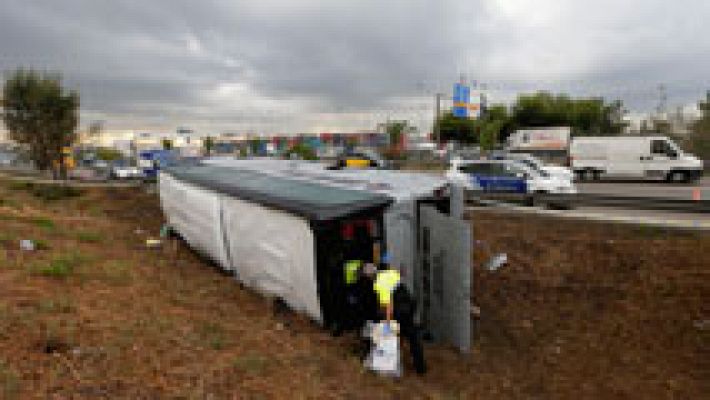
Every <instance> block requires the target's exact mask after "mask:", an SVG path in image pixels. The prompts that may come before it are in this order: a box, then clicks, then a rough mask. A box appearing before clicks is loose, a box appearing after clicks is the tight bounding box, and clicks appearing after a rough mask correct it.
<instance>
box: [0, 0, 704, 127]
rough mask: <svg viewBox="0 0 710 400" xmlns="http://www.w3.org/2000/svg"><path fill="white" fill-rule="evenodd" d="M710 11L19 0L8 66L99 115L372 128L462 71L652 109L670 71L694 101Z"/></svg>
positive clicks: (10, 28)
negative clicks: (71, 92) (36, 74)
mask: <svg viewBox="0 0 710 400" xmlns="http://www.w3.org/2000/svg"><path fill="white" fill-rule="evenodd" d="M709 12H710V6H709V5H708V4H707V2H705V1H701V0H687V1H685V2H683V4H682V5H681V4H678V5H675V4H673V3H672V2H667V1H663V2H662V1H658V0H634V1H625V2H617V1H611V0H600V1H597V2H594V4H592V3H589V2H586V1H560V0H538V1H534V2H533V1H525V0H497V1H494V0H486V1H463V0H461V1H453V0H452V1H448V0H445V1H435V0H432V1H419V0H406V1H405V0H393V1H372V0H357V1H356V0H353V1H314V0H301V1H286V0H282V1H275V0H259V1H246V0H245V1H235V0H229V1H227V0H225V1H216V0H212V1H200V2H195V1H187V0H152V1H136V0H123V1H116V0H113V1H96V0H86V1H80V0H64V1H51V0H45V1H36V0H18V1H15V0H9V1H3V2H2V3H1V4H0V70H3V71H7V70H11V69H14V68H16V67H18V66H28V67H34V68H39V69H48V70H57V71H61V72H63V73H64V76H65V77H66V80H67V82H68V83H69V84H70V85H72V86H74V87H77V88H79V90H80V91H81V95H82V105H83V111H84V113H85V115H87V116H92V117H93V116H96V115H101V116H102V117H103V118H106V119H108V120H109V121H110V120H111V119H112V118H115V119H116V120H121V121H129V123H130V124H133V125H135V126H141V124H142V123H147V124H149V123H166V124H173V125H185V124H189V125H193V124H194V125H200V126H206V127H213V128H214V129H229V128H234V129H242V128H245V129H246V128H255V129H258V128H259V127H260V126H268V127H269V129H284V130H289V129H291V130H293V129H310V128H314V129H315V127H320V126H321V123H323V124H325V123H327V124H329V125H328V126H338V125H340V126H347V127H358V126H359V127H361V128H369V127H371V126H360V125H362V124H370V123H372V122H373V121H374V120H376V118H379V117H382V116H384V115H388V116H389V115H390V113H397V112H398V109H399V111H400V112H402V111H403V110H407V109H409V108H411V104H410V103H412V104H413V103H417V101H418V102H419V103H422V101H423V104H427V102H430V98H431V95H432V94H433V93H434V92H436V91H449V90H450V88H449V86H450V84H451V82H452V81H454V80H456V79H458V75H459V73H466V74H467V76H468V77H469V78H470V79H478V80H480V81H483V82H486V83H487V84H488V87H489V90H491V92H492V93H491V95H492V97H493V98H500V99H509V98H512V97H513V96H514V95H515V93H517V92H519V91H532V90H540V89H547V90H553V91H567V92H570V93H572V94H584V95H605V96H609V97H614V98H621V99H623V100H625V101H627V103H629V104H630V106H632V107H637V108H642V109H643V108H648V107H651V106H652V105H653V103H654V101H653V99H654V96H655V94H656V93H657V92H656V88H657V86H658V84H659V83H666V85H667V87H668V93H669V94H670V95H671V96H670V98H671V99H672V100H674V101H677V102H679V103H683V102H685V103H687V102H691V101H694V99H696V98H698V97H699V95H700V94H701V93H702V91H703V90H704V89H705V88H706V87H707V86H708V84H710V82H708V78H707V74H706V71H707V70H708V67H709V66H710V44H709V43H708V41H709V39H707V38H706V35H704V34H703V32H704V31H705V29H704V24H705V22H704V21H705V19H706V18H707V17H708V13H709ZM410 100H411V101H410ZM408 107H409V108H408ZM419 107H420V106H419ZM333 113H335V114H336V115H335V116H334V115H331V114H333ZM367 113H370V117H367V116H366V115H365V116H363V114H367ZM421 113H423V111H422V112H420V114H421ZM424 114H427V113H424ZM429 114H430V113H429ZM156 121H157V122H156ZM324 121H325V122H324Z"/></svg>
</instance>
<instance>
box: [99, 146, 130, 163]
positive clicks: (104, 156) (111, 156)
mask: <svg viewBox="0 0 710 400" xmlns="http://www.w3.org/2000/svg"><path fill="white" fill-rule="evenodd" d="M96 158H97V159H99V160H104V161H116V160H119V159H121V158H123V154H121V152H120V151H118V150H116V149H112V148H109V147H100V148H98V149H96Z"/></svg>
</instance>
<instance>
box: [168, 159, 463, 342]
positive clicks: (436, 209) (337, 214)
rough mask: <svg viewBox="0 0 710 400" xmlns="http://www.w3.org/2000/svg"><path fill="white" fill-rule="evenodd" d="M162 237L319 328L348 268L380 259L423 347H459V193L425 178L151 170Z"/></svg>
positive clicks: (283, 163)
mask: <svg viewBox="0 0 710 400" xmlns="http://www.w3.org/2000/svg"><path fill="white" fill-rule="evenodd" d="M159 191H160V201H161V206H162V209H163V211H164V214H165V217H166V220H167V223H168V224H169V226H170V227H171V228H172V229H173V230H174V231H175V232H176V233H177V234H178V235H180V236H181V237H182V238H183V239H184V240H185V241H186V242H187V243H188V245H190V246H191V247H192V248H193V249H195V250H197V251H198V252H200V253H202V254H204V255H206V256H208V257H209V258H211V259H213V260H214V261H215V262H216V264H217V265H219V266H220V267H221V268H222V269H224V270H225V271H227V272H228V273H230V274H233V275H234V277H235V278H236V279H237V280H239V281H240V282H242V283H243V284H244V285H245V286H247V287H250V288H252V289H254V290H256V291H258V292H261V293H263V294H265V295H267V296H270V297H274V298H279V299H281V300H282V301H284V302H285V303H286V304H287V305H288V306H289V307H290V308H291V309H293V310H295V311H297V312H301V313H304V314H306V315H307V316H309V317H310V318H311V319H312V320H314V321H316V322H317V323H319V324H321V325H323V326H330V324H331V323H332V322H333V321H334V320H335V319H336V315H335V312H336V307H335V305H336V304H337V302H338V301H340V299H339V297H338V296H342V295H343V291H342V290H340V289H339V287H340V285H341V284H342V280H343V264H344V262H345V261H346V260H347V259H348V257H353V256H355V257H357V258H358V259H362V260H371V261H374V262H377V260H378V257H379V255H380V254H382V253H383V252H387V253H388V255H389V258H390V263H391V265H393V266H396V267H398V268H399V269H400V271H401V273H402V277H403V283H404V284H405V285H407V287H408V288H409V289H410V291H411V292H412V293H413V295H414V297H415V298H416V300H417V303H418V304H419V305H420V306H419V312H418V316H417V318H418V320H419V322H420V323H421V324H422V326H423V327H424V329H425V331H426V332H428V333H429V334H430V335H431V336H432V337H433V338H434V339H436V340H439V341H441V342H446V343H449V344H452V345H454V346H456V347H457V348H458V349H460V350H461V351H467V350H468V349H469V348H470V342H471V326H470V324H471V317H470V298H471V227H470V222H469V221H466V220H463V218H462V214H463V194H462V193H463V192H462V191H461V190H459V188H456V187H450V186H449V185H448V183H447V182H446V180H444V179H443V178H442V177H440V176H436V175H426V174H415V173H405V172H399V171H384V170H329V169H328V168H327V165H325V164H318V163H310V162H306V161H290V160H235V159H232V158H212V159H206V160H202V161H201V162H200V163H198V164H193V165H172V166H168V167H166V168H163V169H161V170H160V173H159Z"/></svg>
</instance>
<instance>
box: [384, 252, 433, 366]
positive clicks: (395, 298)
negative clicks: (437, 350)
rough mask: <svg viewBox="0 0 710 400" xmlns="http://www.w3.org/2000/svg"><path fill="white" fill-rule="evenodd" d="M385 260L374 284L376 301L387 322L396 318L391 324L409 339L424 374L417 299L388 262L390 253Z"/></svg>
mask: <svg viewBox="0 0 710 400" xmlns="http://www.w3.org/2000/svg"><path fill="white" fill-rule="evenodd" d="M382 262H383V264H385V268H383V269H382V270H381V271H379V272H378V273H377V276H376V277H375V283H374V285H373V286H374V290H375V293H376V294H377V301H378V303H379V305H380V308H381V310H382V314H383V316H384V319H386V320H387V322H388V323H389V322H391V321H397V324H396V325H395V324H390V326H398V327H399V330H400V332H401V334H402V337H404V338H405V339H407V341H408V342H409V350H410V352H411V354H412V361H413V362H414V369H415V370H416V371H417V373H418V374H420V375H421V374H424V373H426V370H427V368H426V362H425V360H424V349H423V347H422V340H421V330H420V328H419V327H418V326H417V325H416V324H415V323H414V314H415V313H416V302H415V300H414V298H413V297H412V294H411V293H410V292H409V289H407V287H406V286H405V285H404V284H403V283H402V278H401V275H400V272H399V271H398V270H397V269H396V268H392V266H391V265H389V257H388V256H387V255H383V256H382Z"/></svg>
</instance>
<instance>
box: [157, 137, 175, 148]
mask: <svg viewBox="0 0 710 400" xmlns="http://www.w3.org/2000/svg"><path fill="white" fill-rule="evenodd" d="M160 143H161V145H162V146H163V150H172V149H173V141H172V140H170V139H167V138H164V139H163V140H161V141H160Z"/></svg>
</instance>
